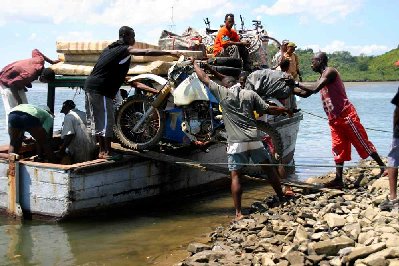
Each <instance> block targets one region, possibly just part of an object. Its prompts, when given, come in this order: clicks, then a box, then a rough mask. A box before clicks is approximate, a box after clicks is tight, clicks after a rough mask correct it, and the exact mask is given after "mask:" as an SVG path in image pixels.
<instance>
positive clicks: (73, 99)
mask: <svg viewBox="0 0 399 266" xmlns="http://www.w3.org/2000/svg"><path fill="white" fill-rule="evenodd" d="M78 90H79V94H80V93H81V91H82V88H81V87H76V88H75V94H74V95H73V97H72V101H75V97H76V95H77V94H78Z"/></svg>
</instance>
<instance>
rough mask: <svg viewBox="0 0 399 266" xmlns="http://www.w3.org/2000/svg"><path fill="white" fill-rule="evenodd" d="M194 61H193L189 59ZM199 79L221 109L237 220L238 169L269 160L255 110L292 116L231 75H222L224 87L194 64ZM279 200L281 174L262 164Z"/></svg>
mask: <svg viewBox="0 0 399 266" xmlns="http://www.w3.org/2000/svg"><path fill="white" fill-rule="evenodd" d="M192 61H193V63H194V60H193V59H192ZM194 69H195V72H196V73H197V75H198V78H199V79H200V80H201V82H203V83H204V84H205V85H206V86H208V87H209V89H210V90H211V92H212V94H213V95H214V96H215V97H216V98H217V99H218V100H219V104H220V106H221V107H222V109H223V121H224V124H225V127H226V133H227V142H228V145H227V158H228V167H229V170H230V173H231V193H232V196H233V201H234V207H235V209H236V218H235V219H236V220H240V219H242V218H243V215H242V213H241V196H242V189H241V183H240V177H241V168H242V167H243V166H244V165H245V164H248V163H249V160H250V159H251V160H252V162H253V163H262V164H264V163H269V162H270V161H271V159H270V155H269V153H268V152H267V150H266V149H265V147H264V146H263V143H262V142H261V141H260V137H259V135H258V130H257V126H256V120H255V115H254V111H256V112H258V113H262V114H263V113H268V114H283V113H287V114H289V115H292V112H291V111H290V110H288V109H287V108H285V107H279V106H271V105H268V104H267V103H265V102H264V101H263V100H262V98H261V97H260V96H259V95H258V94H257V93H256V92H254V91H252V90H243V89H241V85H240V84H239V83H237V82H236V80H235V79H234V78H233V77H229V76H224V78H223V80H222V83H223V85H224V86H221V85H218V84H216V83H215V82H214V81H212V80H210V79H209V77H208V75H207V74H206V73H205V72H204V71H203V70H202V69H201V68H200V67H199V66H198V65H197V64H196V63H194ZM262 170H263V171H264V172H265V173H266V174H267V176H268V178H269V181H270V183H271V185H272V187H273V189H274V191H275V192H276V194H277V196H278V198H279V200H284V193H283V190H282V188H281V183H280V177H279V174H278V172H277V168H276V167H274V166H266V165H262Z"/></svg>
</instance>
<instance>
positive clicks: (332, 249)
mask: <svg viewBox="0 0 399 266" xmlns="http://www.w3.org/2000/svg"><path fill="white" fill-rule="evenodd" d="M354 245H355V241H353V240H352V239H350V238H349V237H347V236H341V237H337V238H334V239H331V240H325V241H320V242H317V243H313V245H312V247H313V250H314V251H315V252H316V254H318V255H321V254H324V255H327V256H335V255H336V254H337V253H338V251H339V250H340V249H342V248H346V247H353V246H354Z"/></svg>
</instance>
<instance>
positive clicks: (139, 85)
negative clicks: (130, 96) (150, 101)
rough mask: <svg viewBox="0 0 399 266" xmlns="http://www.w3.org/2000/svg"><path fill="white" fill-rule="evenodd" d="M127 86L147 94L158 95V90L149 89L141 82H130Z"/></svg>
mask: <svg viewBox="0 0 399 266" xmlns="http://www.w3.org/2000/svg"><path fill="white" fill-rule="evenodd" d="M129 84H130V85H131V86H132V87H134V88H136V89H139V90H143V91H149V92H151V93H159V91H158V90H156V89H154V88H152V87H150V86H147V85H145V84H144V83H141V82H139V81H132V82H130V83H129Z"/></svg>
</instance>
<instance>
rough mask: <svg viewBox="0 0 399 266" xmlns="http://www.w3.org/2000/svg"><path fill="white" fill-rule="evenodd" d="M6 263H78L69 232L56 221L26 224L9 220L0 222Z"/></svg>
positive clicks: (0, 254) (0, 250)
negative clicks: (2, 223) (45, 223)
mask: <svg viewBox="0 0 399 266" xmlns="http://www.w3.org/2000/svg"><path fill="white" fill-rule="evenodd" d="M0 235H1V240H0V257H1V258H3V259H2V264H3V263H4V265H75V259H74V256H73V254H72V249H71V246H70V242H69V240H68V234H67V233H66V231H65V230H64V229H63V228H62V226H59V225H56V224H49V225H43V224H37V225H31V226H26V225H25V224H23V223H21V222H18V221H11V220H9V222H8V224H7V225H2V226H0Z"/></svg>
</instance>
